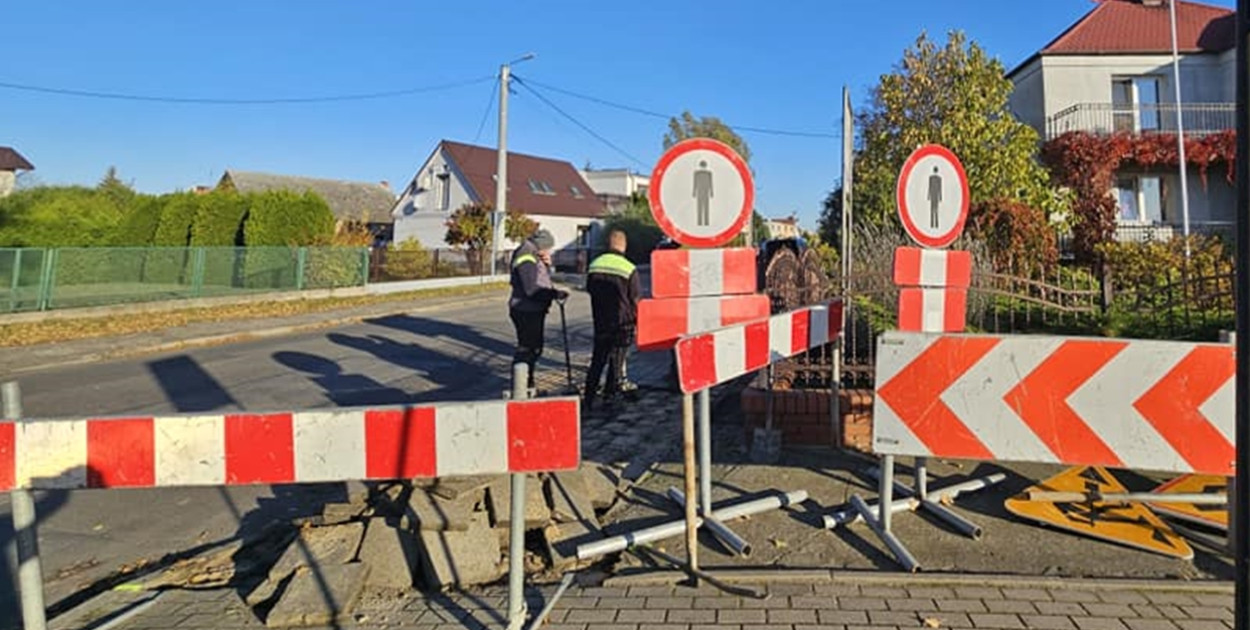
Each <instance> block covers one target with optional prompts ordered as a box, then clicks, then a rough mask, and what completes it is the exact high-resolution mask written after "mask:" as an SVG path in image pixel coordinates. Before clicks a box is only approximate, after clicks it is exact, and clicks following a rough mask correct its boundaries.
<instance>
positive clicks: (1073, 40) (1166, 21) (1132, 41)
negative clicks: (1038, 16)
mask: <svg viewBox="0 0 1250 630" xmlns="http://www.w3.org/2000/svg"><path fill="white" fill-rule="evenodd" d="M1168 1H1169V0H1164V1H1163V2H1161V3H1159V4H1158V5H1157V6H1148V5H1147V4H1143V3H1142V0H1098V6H1096V7H1094V9H1093V10H1092V11H1090V12H1089V13H1087V14H1086V15H1085V17H1083V18H1081V19H1080V20H1079V21H1078V22H1077V23H1076V24H1073V25H1072V26H1071V27H1069V28H1068V30H1066V31H1064V32H1063V34H1061V35H1060V36H1059V37H1057V38H1055V40H1054V41H1052V42H1051V43H1049V44H1047V45H1046V47H1044V48H1042V50H1041V54H1043V55H1065V54H1066V55H1074V54H1075V55H1090V54H1131V53H1142V54H1157V53H1162V54H1170V53H1171V52H1172V19H1171V11H1170V10H1169V8H1168ZM1235 16H1236V14H1235V13H1233V12H1232V11H1230V10H1228V9H1225V8H1222V7H1215V6H1211V5H1207V4H1200V3H1197V2H1187V1H1185V0H1179V1H1178V2H1177V4H1176V40H1177V49H1178V50H1179V51H1180V52H1185V53H1219V52H1224V51H1226V50H1229V49H1231V48H1233V47H1234V46H1235V45H1236V24H1235V21H1236V17H1235Z"/></svg>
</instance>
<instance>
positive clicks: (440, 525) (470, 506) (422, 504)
mask: <svg viewBox="0 0 1250 630" xmlns="http://www.w3.org/2000/svg"><path fill="white" fill-rule="evenodd" d="M483 499H484V495H483V492H482V491H481V490H476V491H473V492H466V493H462V494H460V496H459V497H458V498H456V499H444V498H443V497H440V496H437V495H433V494H429V493H427V492H426V491H425V490H421V489H420V488H417V489H414V490H413V491H412V496H411V497H408V509H407V510H406V511H405V513H404V520H403V522H402V523H401V524H402V525H403V526H404V527H406V528H410V529H422V530H426V531H444V530H455V531H461V532H462V531H465V530H467V529H469V518H470V516H471V515H472V514H473V512H474V511H475V510H476V508H477V506H478V504H479V503H481V502H482V501H483ZM414 520H415V522H413V521H414Z"/></svg>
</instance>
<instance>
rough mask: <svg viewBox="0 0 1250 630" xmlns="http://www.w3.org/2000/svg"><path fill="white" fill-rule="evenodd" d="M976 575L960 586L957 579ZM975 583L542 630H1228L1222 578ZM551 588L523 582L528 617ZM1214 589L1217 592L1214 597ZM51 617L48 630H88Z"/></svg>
mask: <svg viewBox="0 0 1250 630" xmlns="http://www.w3.org/2000/svg"><path fill="white" fill-rule="evenodd" d="M970 582H973V581H972V580H969V581H965V582H964V584H967V583H970ZM982 584H983V585H981V586H965V585H960V584H945V583H941V582H937V583H934V582H925V581H924V580H922V579H915V578H910V577H902V578H900V579H899V580H898V581H896V582H891V581H890V580H882V579H880V578H879V577H875V578H873V579H871V580H866V581H865V584H862V585H860V584H855V583H853V582H852V581H851V580H850V579H849V578H846V577H845V576H843V578H842V580H841V581H838V582H826V583H814V584H813V583H774V584H772V585H770V586H757V587H754V588H757V589H759V590H760V591H761V592H766V593H767V598H766V599H754V598H746V597H737V596H732V595H727V594H725V593H724V592H723V591H721V590H718V589H716V588H713V587H711V586H710V585H702V586H700V587H696V588H691V587H686V586H618V587H594V588H577V587H574V588H570V589H569V590H568V591H566V592H565V594H564V596H563V597H561V599H560V600H559V601H558V602H557V605H556V606H555V608H554V610H553V612H552V613H551V615H550V616H549V618H548V623H547V625H546V626H544V627H545V628H547V630H652V629H654V630H702V629H704V628H707V629H711V628H722V629H728V630H765V629H768V630H815V629H818V628H831V629H838V630H856V629H859V628H967V629H970V630H977V629H982V628H985V629H1004V630H1230V629H1231V628H1232V627H1233V612H1232V606H1233V596H1232V592H1231V588H1225V587H1223V586H1224V585H1220V584H1214V585H1204V590H1203V589H1194V588H1192V587H1191V586H1190V585H1187V584H1185V583H1176V585H1174V586H1171V587H1169V584H1167V583H1155V584H1150V585H1145V586H1143V585H1131V586H1127V587H1124V586H1118V585H1115V584H1114V583H1110V582H1107V583H1077V584H1071V585H1065V586H1062V587H1042V586H1038V585H1037V584H1030V583H1028V582H1022V583H1020V584H1013V581H1011V580H1004V581H1001V582H995V581H994V580H988V581H985V582H982ZM554 590H555V588H554V587H551V586H543V587H539V588H532V587H531V588H530V589H529V593H528V599H529V606H530V610H531V614H535V613H537V611H539V610H541V609H542V607H543V606H544V605H545V604H546V602H547V598H549V597H551V595H552V593H553V592H554ZM1221 591H1222V592H1221ZM506 610H507V602H506V591H505V590H504V589H502V588H490V589H487V590H484V591H481V592H477V593H462V594H451V595H446V596H438V597H434V598H428V599H427V598H423V597H421V596H419V595H409V596H390V597H367V598H365V599H364V600H362V601H361V602H360V604H359V605H358V606H357V607H356V610H355V611H354V613H353V614H352V615H351V616H350V617H349V618H345V619H342V620H340V622H339V623H338V624H337V625H325V626H314V627H318V628H344V629H361V630H364V629H373V628H378V629H381V628H389V629H392V630H439V629H444V628H446V629H451V628H480V629H486V628H491V629H494V628H504V627H506V623H505V621H504V618H503V617H504V616H505V615H506ZM69 621H70V620H68V619H58V620H56V621H54V623H53V624H52V625H51V627H52V628H53V629H54V630H80V629H82V630H85V628H87V627H89V626H82V625H73V624H72V623H67V622H69ZM115 627H116V628H118V629H119V630H165V629H172V628H221V629H222V630H233V629H241V628H262V627H264V622H263V621H262V620H260V619H258V618H257V617H256V616H255V615H254V614H253V613H252V612H251V611H250V610H248V609H247V607H246V606H245V605H244V604H243V603H242V602H241V601H239V597H238V596H237V595H236V594H235V593H234V592H233V591H229V590H217V591H198V592H196V591H170V592H166V593H163V594H162V595H161V597H160V598H159V599H158V600H157V602H156V603H155V604H154V605H153V606H151V607H150V608H149V609H147V610H145V611H143V612H142V613H140V614H138V615H135V616H134V617H133V618H130V619H128V620H125V621H124V622H122V623H121V624H119V625H116V626H115Z"/></svg>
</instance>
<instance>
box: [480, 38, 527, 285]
mask: <svg viewBox="0 0 1250 630" xmlns="http://www.w3.org/2000/svg"><path fill="white" fill-rule="evenodd" d="M536 56H537V55H535V54H534V53H528V54H526V55H524V56H522V57H520V58H519V59H515V60H513V61H511V62H508V63H505V64H503V66H501V67H500V68H499V161H498V164H497V165H496V167H495V212H494V214H493V215H492V221H491V234H490V236H491V238H490V241H491V246H490V275H492V276H494V275H495V274H496V273H497V268H496V267H497V263H498V260H499V244H500V243H502V242H503V237H504V234H503V232H504V222H505V220H506V219H505V217H506V216H507V213H508V85H509V83H511V81H512V64H517V63H521V62H523V61H529V60H530V59H533V58H534V57H536Z"/></svg>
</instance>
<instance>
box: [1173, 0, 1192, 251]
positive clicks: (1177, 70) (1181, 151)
mask: <svg viewBox="0 0 1250 630" xmlns="http://www.w3.org/2000/svg"><path fill="white" fill-rule="evenodd" d="M1168 8H1169V10H1170V11H1171V14H1172V88H1173V90H1174V91H1175V93H1176V152H1177V155H1178V157H1180V163H1181V165H1180V174H1181V217H1182V221H1184V231H1185V260H1187V261H1188V260H1189V255H1190V246H1189V173H1188V172H1187V170H1188V169H1187V167H1186V163H1185V123H1184V116H1183V115H1182V114H1181V58H1180V52H1179V51H1178V49H1177V44H1176V0H1168Z"/></svg>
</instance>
